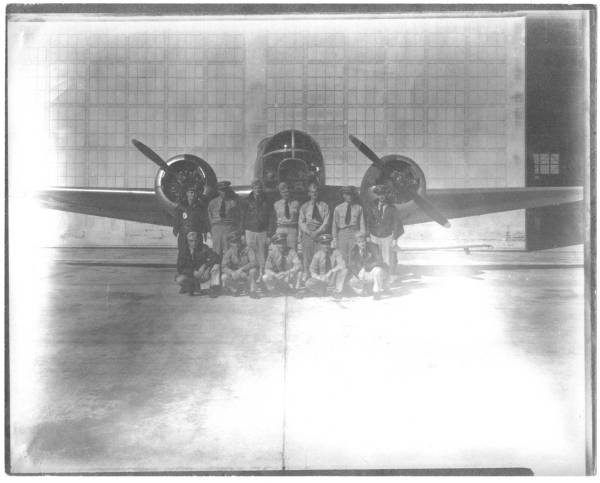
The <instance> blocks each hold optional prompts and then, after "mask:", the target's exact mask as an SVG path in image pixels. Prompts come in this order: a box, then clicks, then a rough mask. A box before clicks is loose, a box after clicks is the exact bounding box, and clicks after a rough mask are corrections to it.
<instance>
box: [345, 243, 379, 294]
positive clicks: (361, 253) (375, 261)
mask: <svg viewBox="0 0 600 483" xmlns="http://www.w3.org/2000/svg"><path fill="white" fill-rule="evenodd" d="M348 269H349V271H350V274H351V275H352V277H351V278H350V281H349V283H350V285H351V287H352V288H353V289H354V290H355V291H356V292H358V293H359V294H360V295H363V296H365V295H368V293H369V292H370V291H372V292H373V299H374V300H379V299H380V298H381V292H383V291H385V289H386V287H385V284H386V282H387V278H388V272H387V267H386V265H385V262H384V261H383V258H382V257H381V252H380V250H379V247H378V246H377V245H375V243H371V242H368V241H367V238H366V236H365V234H364V233H360V232H359V233H357V234H356V245H354V246H353V247H352V250H351V251H350V261H349V263H348Z"/></svg>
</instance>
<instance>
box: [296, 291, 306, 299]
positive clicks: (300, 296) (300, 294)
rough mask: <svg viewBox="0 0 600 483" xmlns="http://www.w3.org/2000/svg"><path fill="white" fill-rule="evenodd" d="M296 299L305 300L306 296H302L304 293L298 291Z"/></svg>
mask: <svg viewBox="0 0 600 483" xmlns="http://www.w3.org/2000/svg"><path fill="white" fill-rule="evenodd" d="M294 298H296V299H298V300H301V299H303V298H304V294H302V292H300V291H297V292H296V293H294Z"/></svg>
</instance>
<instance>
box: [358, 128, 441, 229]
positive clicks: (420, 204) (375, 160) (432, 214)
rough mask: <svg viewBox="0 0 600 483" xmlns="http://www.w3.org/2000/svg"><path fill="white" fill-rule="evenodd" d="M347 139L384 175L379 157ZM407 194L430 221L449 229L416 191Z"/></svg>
mask: <svg viewBox="0 0 600 483" xmlns="http://www.w3.org/2000/svg"><path fill="white" fill-rule="evenodd" d="M349 137H350V141H352V144H354V146H356V148H357V149H358V150H359V151H360V152H361V153H363V154H364V155H365V156H366V157H367V158H369V160H370V161H371V162H372V163H373V165H374V166H375V167H376V168H378V169H379V170H380V171H381V172H382V173H385V164H384V163H383V161H381V159H380V158H379V156H377V155H376V154H375V153H374V152H373V151H372V150H371V148H369V146H367V145H366V144H365V143H363V142H362V141H361V140H360V139H358V138H356V137H354V136H352V134H350V136H349ZM408 193H409V196H410V198H411V199H412V200H413V201H414V202H415V203H416V205H417V206H418V207H419V208H421V209H422V210H423V211H424V212H425V213H426V214H427V216H429V217H430V218H431V219H432V220H434V221H436V222H437V223H439V224H440V225H442V226H443V227H445V228H450V222H449V221H448V219H447V218H446V217H445V216H444V215H442V213H440V211H439V210H438V209H437V208H436V207H435V206H433V204H432V203H431V202H430V201H429V200H427V199H426V198H423V197H422V196H421V195H420V194H419V193H417V192H416V191H413V190H409V192H408Z"/></svg>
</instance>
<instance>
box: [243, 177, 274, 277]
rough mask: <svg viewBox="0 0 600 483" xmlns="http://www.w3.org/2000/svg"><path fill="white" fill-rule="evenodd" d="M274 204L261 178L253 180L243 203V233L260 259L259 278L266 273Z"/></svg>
mask: <svg viewBox="0 0 600 483" xmlns="http://www.w3.org/2000/svg"><path fill="white" fill-rule="evenodd" d="M272 210H273V206H272V205H271V203H269V201H268V200H267V197H266V196H265V191H264V186H263V183H262V181H261V180H259V179H257V180H254V181H253V182H252V192H251V193H250V195H249V196H248V199H247V200H246V202H245V203H243V204H242V221H241V228H242V233H243V235H244V237H245V239H246V246H247V247H248V248H251V249H252V250H253V251H254V254H255V255H256V259H257V261H258V269H259V273H258V276H259V278H260V277H262V276H263V274H264V273H265V260H266V256H267V230H268V229H269V221H270V220H271V212H272Z"/></svg>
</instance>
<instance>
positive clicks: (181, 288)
mask: <svg viewBox="0 0 600 483" xmlns="http://www.w3.org/2000/svg"><path fill="white" fill-rule="evenodd" d="M179 293H180V294H184V293H187V290H186V289H185V288H183V287H180V288H179Z"/></svg>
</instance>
